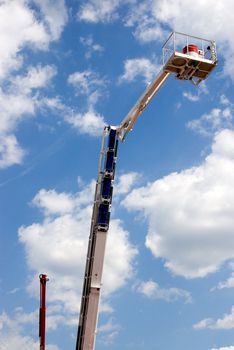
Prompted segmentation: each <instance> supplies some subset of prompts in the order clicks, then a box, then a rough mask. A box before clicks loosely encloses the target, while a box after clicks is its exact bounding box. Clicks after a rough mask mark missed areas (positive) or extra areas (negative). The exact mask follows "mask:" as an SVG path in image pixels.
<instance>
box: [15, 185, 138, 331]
mask: <svg viewBox="0 0 234 350" xmlns="http://www.w3.org/2000/svg"><path fill="white" fill-rule="evenodd" d="M94 186H95V183H94V182H92V183H91V184H89V185H87V186H86V187H85V188H83V189H82V190H81V191H80V192H78V193H77V194H75V195H72V194H69V193H58V192H56V191H55V190H48V191H46V190H45V189H42V190H41V191H39V192H38V193H37V195H36V196H35V197H34V199H33V204H34V205H36V206H37V207H38V208H40V209H41V210H42V212H43V213H44V214H45V217H44V219H43V221H42V222H41V223H33V224H32V225H29V226H27V227H21V228H20V229H19V240H20V242H21V243H22V244H23V246H24V248H25V252H26V257H27V264H28V267H29V269H30V271H31V272H32V276H31V283H30V285H29V292H30V293H31V294H32V295H36V294H37V290H38V278H36V277H35V276H36V275H38V274H39V273H42V272H45V273H47V274H48V276H49V278H50V282H49V283H50V284H51V285H52V286H53V287H52V288H50V293H48V302H49V303H50V305H52V306H54V307H55V311H54V312H53V311H52V313H51V315H50V316H49V320H50V318H51V319H52V320H53V322H50V321H48V322H50V323H51V324H54V325H58V324H61V323H66V324H73V323H75V322H77V320H76V317H77V311H78V307H79V304H80V293H81V290H82V284H83V275H84V263H85V261H86V251H87V244H88V236H89V227H90V219H91V211H92V199H93V193H94ZM136 254H137V250H136V248H135V247H134V246H133V245H132V244H131V243H130V242H129V238H128V232H127V231H126V230H124V228H123V225H122V222H121V221H120V220H117V219H114V220H112V221H111V225H110V231H109V235H108V241H107V249H106V258H105V266H104V275H103V285H104V286H103V294H102V295H103V301H104V308H103V309H104V310H107V311H110V310H111V309H110V308H108V307H105V303H107V301H108V298H109V296H110V294H111V293H114V292H115V291H116V290H118V289H119V288H121V287H122V286H123V285H124V284H125V283H126V282H127V281H128V280H129V278H131V276H133V273H134V266H133V262H134V258H135V256H136ZM74 305H77V307H76V308H74ZM49 308H51V306H50V307H49ZM49 308H48V309H49ZM58 308H59V310H58Z"/></svg>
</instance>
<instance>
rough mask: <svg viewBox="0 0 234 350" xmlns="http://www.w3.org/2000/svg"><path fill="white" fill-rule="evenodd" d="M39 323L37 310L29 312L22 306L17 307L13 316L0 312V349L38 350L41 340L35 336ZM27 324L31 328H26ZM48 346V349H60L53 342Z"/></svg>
mask: <svg viewBox="0 0 234 350" xmlns="http://www.w3.org/2000/svg"><path fill="white" fill-rule="evenodd" d="M37 324H38V311H37V310H36V311H34V312H32V313H29V314H27V313H25V312H24V310H23V309H22V308H17V309H16V310H15V313H14V316H13V317H12V318H10V316H9V315H7V314H6V313H5V312H3V313H2V314H0V349H1V350H9V349H10V350H18V349H19V348H22V349H25V350H37V349H38V347H39V342H38V339H37V338H36V340H35V336H34V333H35V328H36V327H35V326H36V325H37ZM27 326H30V328H26V327H27ZM26 329H27V330H26ZM29 329H30V330H29ZM25 333H27V335H26V334H25ZM46 348H47V349H48V350H59V348H58V347H57V346H56V345H52V344H48V345H47V347H46Z"/></svg>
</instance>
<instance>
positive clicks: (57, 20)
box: [33, 0, 68, 40]
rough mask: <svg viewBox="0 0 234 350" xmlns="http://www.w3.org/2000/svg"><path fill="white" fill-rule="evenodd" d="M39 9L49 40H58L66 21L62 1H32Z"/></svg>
mask: <svg viewBox="0 0 234 350" xmlns="http://www.w3.org/2000/svg"><path fill="white" fill-rule="evenodd" d="M33 1H34V3H35V4H36V5H37V6H38V7H39V9H40V11H41V13H42V15H43V19H44V23H45V25H46V26H47V31H48V32H49V34H50V38H51V40H58V39H59V38H60V35H61V33H62V31H63V29H64V27H65V25H66V23H67V21H68V13H67V8H66V5H65V1H64V0H57V1H56V6H55V4H54V1H53V0H33Z"/></svg>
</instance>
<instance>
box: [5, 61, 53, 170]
mask: <svg viewBox="0 0 234 350" xmlns="http://www.w3.org/2000/svg"><path fill="white" fill-rule="evenodd" d="M55 74H56V69H55V67H53V66H49V65H47V66H41V65H38V66H35V67H29V68H28V71H27V73H26V74H25V75H16V76H14V77H13V76H12V77H11V78H10V79H9V81H8V84H7V86H6V87H4V89H0V112H1V120H0V167H1V168H7V167H9V166H11V165H13V164H20V163H21V162H22V160H23V158H24V155H25V151H24V150H23V149H22V148H21V146H20V145H19V143H18V141H17V139H16V136H15V135H14V131H15V129H16V127H17V126H18V124H19V123H20V122H21V121H22V120H25V118H27V117H32V116H34V115H35V112H36V109H37V106H38V100H39V95H38V93H39V91H40V89H43V88H45V87H47V86H48V85H49V84H50V82H51V80H52V78H53V77H54V75H55Z"/></svg>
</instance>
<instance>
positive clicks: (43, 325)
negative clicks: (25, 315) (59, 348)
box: [39, 274, 49, 350]
mask: <svg viewBox="0 0 234 350" xmlns="http://www.w3.org/2000/svg"><path fill="white" fill-rule="evenodd" d="M39 279H40V313H39V338H40V350H45V333H46V282H47V281H49V279H48V277H47V275H43V274H42V275H40V276H39Z"/></svg>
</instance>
